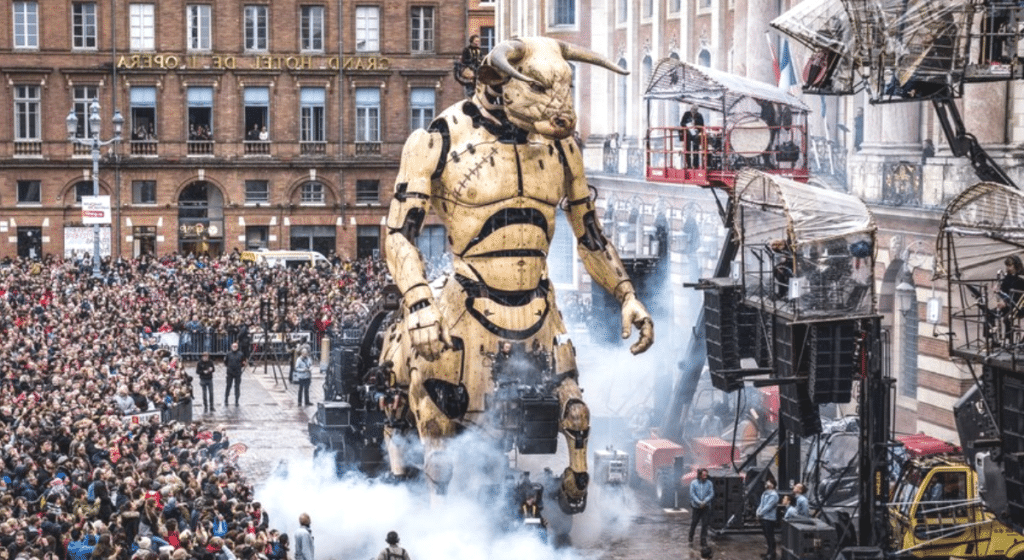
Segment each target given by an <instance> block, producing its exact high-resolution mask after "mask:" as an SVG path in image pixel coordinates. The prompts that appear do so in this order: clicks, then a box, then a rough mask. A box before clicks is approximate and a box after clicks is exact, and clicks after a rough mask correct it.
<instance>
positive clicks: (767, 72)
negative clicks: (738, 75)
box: [736, 0, 778, 84]
mask: <svg viewBox="0 0 1024 560" xmlns="http://www.w3.org/2000/svg"><path fill="white" fill-rule="evenodd" d="M775 4H776V3H775V2H773V1H772V0H747V11H746V19H747V45H746V57H745V58H746V62H747V68H746V74H745V75H746V76H747V77H748V78H752V79H754V80H759V81H762V82H765V83H769V84H776V83H778V81H777V80H776V79H775V72H774V71H773V70H772V55H771V53H770V52H768V43H767V41H766V40H765V38H764V37H765V32H767V31H768V29H769V28H768V22H770V21H771V20H772V18H774V17H775V16H776V15H777V14H776V13H775ZM736 7H737V10H736V11H737V12H739V9H738V8H739V3H738V2H737V6H736ZM737 29H739V27H737Z"/></svg>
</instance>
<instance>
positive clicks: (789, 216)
mask: <svg viewBox="0 0 1024 560" xmlns="http://www.w3.org/2000/svg"><path fill="white" fill-rule="evenodd" d="M734 196H735V199H736V200H735V202H736V204H737V207H738V208H745V209H749V210H753V211H755V212H756V213H757V214H758V218H757V219H747V220H737V222H736V225H737V227H738V228H742V230H743V231H742V232H740V233H741V237H742V238H743V239H745V240H749V241H753V242H761V241H765V242H767V241H770V240H775V239H779V238H780V237H781V236H785V238H786V239H787V240H788V242H789V243H790V244H791V245H792V246H794V247H799V246H800V245H803V244H806V243H819V242H823V241H827V240H830V239H834V238H842V237H847V236H850V235H858V236H867V237H870V238H872V239H873V237H874V232H875V229H876V228H875V219H874V216H873V215H872V214H871V212H870V211H869V210H868V207H867V205H865V204H864V202H863V201H862V200H861V199H859V198H857V197H855V196H853V195H849V194H846V193H842V192H838V191H833V190H829V189H823V188H821V187H815V186H812V185H808V184H805V183H799V182H797V181H793V180H790V179H786V178H785V177H779V176H778V175H770V174H767V173H762V172H760V171H755V170H746V171H742V172H741V173H740V174H739V176H738V177H737V179H736V188H735V190H734Z"/></svg>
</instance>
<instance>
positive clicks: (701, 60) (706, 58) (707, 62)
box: [697, 49, 711, 68]
mask: <svg viewBox="0 0 1024 560" xmlns="http://www.w3.org/2000/svg"><path fill="white" fill-rule="evenodd" d="M697 64H700V65H701V66H706V67H708V68H710V67H711V52H710V51H708V50H707V49H701V50H700V54H698V55H697Z"/></svg>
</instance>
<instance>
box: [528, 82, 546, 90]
mask: <svg viewBox="0 0 1024 560" xmlns="http://www.w3.org/2000/svg"><path fill="white" fill-rule="evenodd" d="M530 89H531V90H532V91H533V92H534V93H544V92H546V91H547V90H548V88H546V87H544V85H543V84H538V83H537V82H534V83H532V84H530Z"/></svg>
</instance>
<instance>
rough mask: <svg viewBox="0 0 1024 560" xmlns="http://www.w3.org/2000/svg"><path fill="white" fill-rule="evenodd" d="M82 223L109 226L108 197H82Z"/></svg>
mask: <svg viewBox="0 0 1024 560" xmlns="http://www.w3.org/2000/svg"><path fill="white" fill-rule="evenodd" d="M82 223H83V224H89V225H91V224H109V223H110V196H109V195H101V196H83V197H82Z"/></svg>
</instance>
